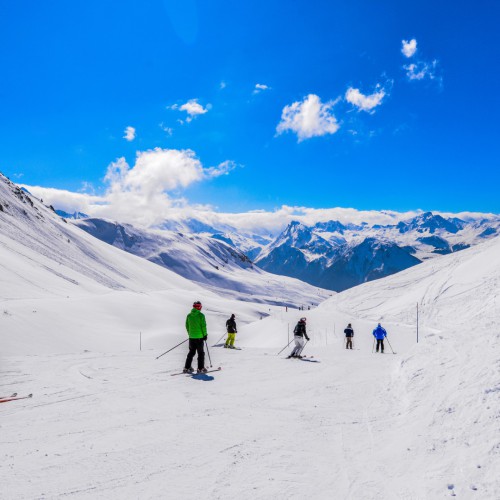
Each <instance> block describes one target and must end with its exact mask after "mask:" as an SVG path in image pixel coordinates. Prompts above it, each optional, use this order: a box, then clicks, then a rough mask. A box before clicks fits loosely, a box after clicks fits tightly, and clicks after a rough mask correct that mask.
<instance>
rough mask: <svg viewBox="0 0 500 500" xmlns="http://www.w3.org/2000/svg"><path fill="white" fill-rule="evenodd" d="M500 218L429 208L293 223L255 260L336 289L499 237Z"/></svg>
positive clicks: (288, 273)
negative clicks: (387, 216)
mask: <svg viewBox="0 0 500 500" xmlns="http://www.w3.org/2000/svg"><path fill="white" fill-rule="evenodd" d="M499 231H500V218H494V219H482V220H472V221H468V222H466V221H463V220H460V219H458V218H453V217H452V218H444V217H442V216H441V215H439V214H433V213H432V212H426V213H423V214H420V215H418V216H416V217H414V218H412V219H409V220H406V221H401V222H399V223H397V224H393V225H385V226H382V225H372V226H370V225H368V224H360V225H356V224H345V225H344V224H342V223H340V222H339V221H327V222H319V223H317V224H315V225H314V226H306V225H304V224H302V223H300V222H298V221H293V222H291V223H290V224H289V225H288V226H287V227H286V229H285V230H284V231H283V232H282V233H281V234H280V235H279V236H278V237H277V238H276V239H275V240H274V241H273V242H272V243H270V244H269V245H267V246H266V247H264V248H263V249H262V251H261V252H260V253H259V254H258V256H257V258H256V259H255V263H256V264H257V265H258V266H260V267H262V268H263V269H265V270H267V271H270V272H273V273H276V274H284V275H286V276H291V277H295V278H299V279H301V280H303V281H306V282H308V283H311V284H313V285H317V286H321V287H324V288H329V289H332V290H336V291H341V290H345V289H347V288H350V287H352V286H355V285H358V284H361V283H364V282H366V281H370V280H373V279H378V278H381V277H384V276H389V275H391V274H393V273H396V272H399V271H401V270H403V269H407V268H408V267H411V266H414V265H416V264H419V263H420V262H422V261H424V260H426V259H429V258H433V257H436V256H438V255H444V254H448V253H452V252H456V251H459V250H463V249H464V248H468V247H470V246H472V245H476V244H478V243H480V242H482V241H484V240H485V239H487V238H490V237H492V236H495V235H496V234H498V233H499Z"/></svg>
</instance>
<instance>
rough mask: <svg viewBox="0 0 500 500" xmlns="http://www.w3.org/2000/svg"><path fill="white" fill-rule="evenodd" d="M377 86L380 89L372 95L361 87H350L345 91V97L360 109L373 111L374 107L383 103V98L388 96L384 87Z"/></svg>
mask: <svg viewBox="0 0 500 500" xmlns="http://www.w3.org/2000/svg"><path fill="white" fill-rule="evenodd" d="M377 88H379V89H380V90H378V91H377V92H374V93H373V94H371V95H364V94H362V93H361V92H360V91H359V89H355V88H352V87H350V88H349V89H347V92H346V93H345V99H346V101H347V102H350V103H351V104H352V105H353V106H356V107H357V108H359V109H360V110H363V111H366V112H371V111H372V110H373V109H374V108H376V107H377V106H379V105H380V104H382V99H383V98H384V97H385V96H386V92H385V90H384V89H383V88H380V86H377Z"/></svg>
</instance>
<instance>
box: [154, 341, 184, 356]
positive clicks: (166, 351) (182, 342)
mask: <svg viewBox="0 0 500 500" xmlns="http://www.w3.org/2000/svg"><path fill="white" fill-rule="evenodd" d="M188 340H189V339H186V340H183V341H182V342H181V343H180V344H177V345H176V346H174V347H172V349H169V350H168V351H165V352H164V353H163V354H160V355H159V356H158V357H157V358H156V359H158V358H161V357H162V356H165V354H167V353H168V352H170V351H173V350H174V349H175V348H176V347H179V346H180V345H181V344H184V342H187V341H188Z"/></svg>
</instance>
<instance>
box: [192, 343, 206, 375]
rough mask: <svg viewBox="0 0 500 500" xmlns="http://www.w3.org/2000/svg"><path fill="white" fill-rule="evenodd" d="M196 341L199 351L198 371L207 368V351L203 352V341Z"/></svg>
mask: <svg viewBox="0 0 500 500" xmlns="http://www.w3.org/2000/svg"><path fill="white" fill-rule="evenodd" d="M193 340H196V350H197V351H198V370H201V369H202V368H205V351H204V350H203V339H193Z"/></svg>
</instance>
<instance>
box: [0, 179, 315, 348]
mask: <svg viewBox="0 0 500 500" xmlns="http://www.w3.org/2000/svg"><path fill="white" fill-rule="evenodd" d="M0 207H1V208H0V275H1V279H0V301H1V303H2V307H3V309H2V311H1V312H2V315H1V319H2V328H1V332H2V344H3V345H2V347H1V350H0V352H2V353H4V354H5V353H11V354H15V353H17V354H21V353H34V352H53V350H56V351H59V350H62V351H72V350H81V349H85V348H88V347H89V346H93V348H98V349H100V350H108V349H113V350H116V349H120V348H121V347H123V348H124V349H127V348H129V347H130V346H132V345H134V346H135V345H136V344H137V342H138V337H139V332H143V333H144V335H145V336H147V337H148V336H149V342H150V345H151V342H157V344H155V345H160V344H161V342H162V339H164V335H165V333H167V334H168V333H172V334H173V333H176V332H179V325H183V317H184V315H185V310H186V308H189V306H190V304H191V303H192V302H193V301H194V300H203V302H204V303H205V306H206V309H205V310H206V311H207V314H208V315H209V316H211V317H212V319H213V321H214V324H216V325H218V328H219V331H220V329H222V325H224V322H225V320H226V319H227V316H228V315H229V314H230V312H231V311H232V310H233V309H234V304H235V303H236V302H235V300H233V299H230V298H228V299H221V298H220V296H219V295H218V294H216V293H214V292H211V291H209V290H208V288H207V287H202V286H200V285H199V284H196V283H194V282H192V281H189V280H187V279H185V278H182V277H181V276H179V275H178V274H176V273H174V272H171V271H169V270H167V269H164V268H161V267H159V266H157V265H155V264H153V263H151V262H148V261H147V260H145V259H142V258H140V257H136V256H134V255H130V254H128V253H126V252H122V251H120V250H118V249H117V248H114V247H112V246H110V245H108V244H106V243H103V242H101V241H99V240H98V239H96V238H94V237H92V236H90V235H89V234H87V233H86V232H85V231H82V230H81V229H80V228H78V227H75V226H74V225H73V224H70V223H68V222H65V221H64V220H63V219H61V218H60V217H59V216H57V215H56V214H55V213H54V212H53V210H51V209H50V208H48V207H46V206H45V205H44V204H43V203H41V202H40V201H39V200H37V199H36V198H32V197H31V196H30V195H29V194H28V193H26V192H25V191H23V190H21V189H20V188H19V187H18V186H16V185H15V184H13V183H11V182H10V181H8V180H7V179H6V178H5V177H3V176H2V177H0ZM261 274H264V273H261ZM258 278H261V276H260V275H258ZM276 278H277V279H274V280H270V281H269V282H268V283H264V282H263V281H264V280H263V279H261V280H260V281H259V279H255V280H254V284H256V285H258V286H259V287H260V288H258V289H256V293H255V301H254V302H253V303H248V304H247V305H244V306H242V307H239V310H240V311H241V318H240V320H241V321H242V322H245V321H250V320H252V319H256V318H261V317H264V316H266V315H267V314H269V313H270V311H271V310H272V309H273V306H270V305H269V304H267V303H266V304H264V302H266V301H268V302H272V301H276V302H278V301H280V300H283V301H284V302H285V303H286V302H293V301H294V300H297V301H298V303H299V304H301V303H303V301H304V302H305V301H308V302H305V303H309V304H310V303H311V302H312V301H313V300H317V299H318V290H317V289H316V288H313V287H309V290H306V291H305V292H303V289H304V288H307V285H306V286H305V287H301V286H300V284H299V286H293V287H292V286H288V285H289V284H291V283H292V284H295V283H298V282H296V281H295V280H293V281H291V280H289V279H286V278H283V279H282V278H280V277H276ZM249 281H250V280H249ZM266 285H267V288H266ZM245 286H246V287H247V290H248V289H251V287H252V283H251V282H250V283H249V284H248V283H245ZM259 291H261V292H262V295H258V292H259ZM308 292H309V294H308ZM228 295H229V294H228ZM233 295H236V294H233ZM238 303H239V302H238ZM110 322H111V323H112V324H113V325H115V326H114V327H113V329H112V331H111V332H110V331H109V324H110ZM81 328H84V332H83V333H82V335H76V336H75V335H72V334H71V332H75V331H80V329H81ZM182 331H183V330H182V328H181V332H182ZM155 339H156V340H155ZM163 341H164V340H163Z"/></svg>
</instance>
